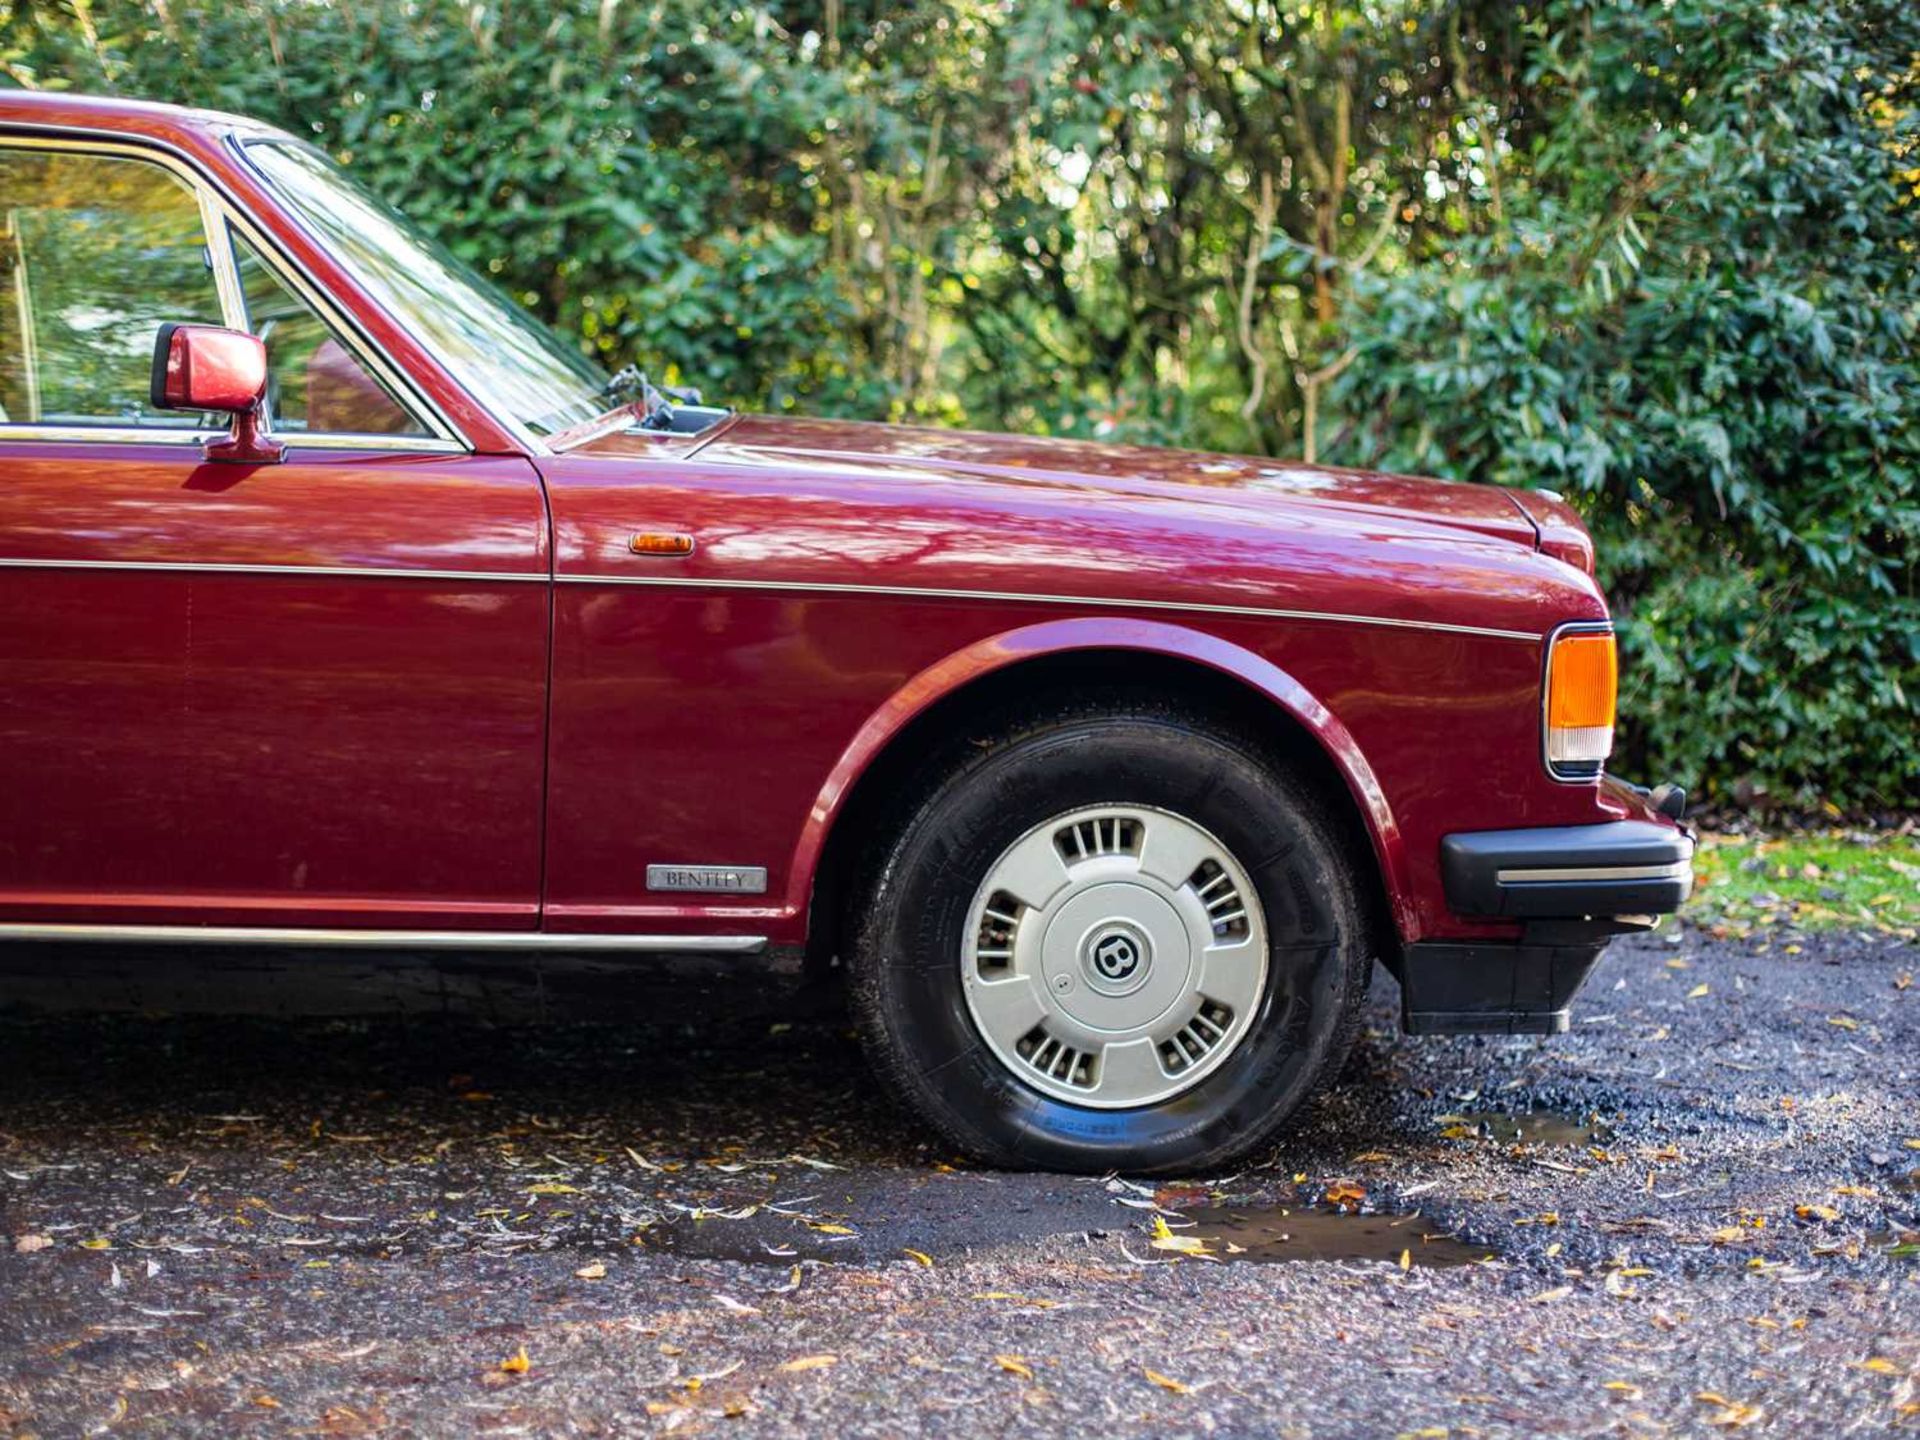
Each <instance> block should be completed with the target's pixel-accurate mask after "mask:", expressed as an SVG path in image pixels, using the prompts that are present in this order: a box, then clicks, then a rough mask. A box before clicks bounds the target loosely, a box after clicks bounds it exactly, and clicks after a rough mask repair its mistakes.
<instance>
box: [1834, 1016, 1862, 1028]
mask: <svg viewBox="0 0 1920 1440" xmlns="http://www.w3.org/2000/svg"><path fill="white" fill-rule="evenodd" d="M1827 1024H1829V1025H1838V1026H1839V1027H1840V1028H1841V1029H1842V1030H1858V1029H1859V1028H1860V1022H1859V1021H1858V1020H1855V1019H1854V1018H1853V1017H1852V1016H1851V1015H1829V1016H1827Z"/></svg>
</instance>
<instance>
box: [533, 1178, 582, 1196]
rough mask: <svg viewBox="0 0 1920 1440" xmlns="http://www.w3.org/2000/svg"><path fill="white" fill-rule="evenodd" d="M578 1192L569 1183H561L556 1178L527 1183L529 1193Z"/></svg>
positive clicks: (569, 1193)
mask: <svg viewBox="0 0 1920 1440" xmlns="http://www.w3.org/2000/svg"><path fill="white" fill-rule="evenodd" d="M579 1193H580V1192H579V1191H578V1190H576V1189H574V1188H573V1186H571V1185H562V1184H560V1183H559V1182H558V1181H557V1180H546V1181H542V1182H541V1183H540V1184H538V1185H529V1186H528V1187H527V1194H529V1195H578V1194H579Z"/></svg>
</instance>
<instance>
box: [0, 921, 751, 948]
mask: <svg viewBox="0 0 1920 1440" xmlns="http://www.w3.org/2000/svg"><path fill="white" fill-rule="evenodd" d="M6 940H28V941H41V942H48V941H54V942H60V941H74V940H79V941H109V942H113V943H116V944H127V943H130V942H131V943H136V944H145V945H316V946H327V947H334V948H340V949H349V950H627V951H650V952H658V953H666V954H709V955H712V954H719V955H757V954H759V953H760V952H761V951H762V950H765V949H766V948H767V937H766V936H764V935H609V934H595V933H585V934H579V935H566V934H556V933H553V932H550V931H545V930H342V929H339V928H337V927H329V928H318V927H316V928H314V929H311V930H304V929H298V928H295V927H291V926H251V925H42V924H12V923H5V924H0V941H6Z"/></svg>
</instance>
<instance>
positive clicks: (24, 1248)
mask: <svg viewBox="0 0 1920 1440" xmlns="http://www.w3.org/2000/svg"><path fill="white" fill-rule="evenodd" d="M51 1244H53V1237H52V1236H51V1235H22V1236H19V1237H18V1238H17V1239H15V1240H14V1242H13V1253H14V1254H16V1255H34V1254H38V1253H39V1252H40V1251H42V1250H44V1249H46V1248H47V1247H48V1246H49V1245H51Z"/></svg>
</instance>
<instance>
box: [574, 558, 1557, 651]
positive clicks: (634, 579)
mask: <svg viewBox="0 0 1920 1440" xmlns="http://www.w3.org/2000/svg"><path fill="white" fill-rule="evenodd" d="M553 579H554V583H555V584H557V585H653V586H666V587H669V588H672V587H685V588H688V589H696V590H761V591H768V590H771V591H785V592H788V593H792V594H811V595H891V596H896V597H899V598H901V599H909V600H1004V601H1011V602H1016V603H1020V604H1029V605H1081V606H1085V607H1087V608H1089V609H1117V610H1161V611H1176V612H1180V613H1183V614H1197V615H1233V616H1241V617H1244V618H1247V619H1252V620H1330V621H1335V622H1338V623H1342V624H1348V625H1377V626H1382V627H1385V628H1389V629H1396V630H1426V631H1434V632H1438V633H1440V634H1444V635H1475V636H1482V637H1485V638H1488V639H1494V640H1529V641H1536V642H1537V641H1538V640H1539V639H1540V638H1541V637H1540V635H1539V634H1538V633H1537V632H1535V631H1532V630H1497V629H1493V628H1491V627H1489V626H1484V625H1453V624H1449V623H1448V622H1446V621H1444V620H1400V619H1396V618H1394V617H1392V616H1386V615H1349V614H1343V613H1341V612H1338V611H1332V610H1282V609H1274V608H1270V607H1267V606H1260V605H1214V604H1208V603H1206V602H1204V601H1188V600H1144V599H1124V598H1120V597H1117V596H1108V595H1050V594H1044V593H1038V592H1028V591H1018V590H954V589H944V588H936V587H933V586H919V585H854V584H837V583H834V582H832V581H814V580H717V579H689V578H687V577H684V576H679V575H577V574H576V575H555V576H554V577H553Z"/></svg>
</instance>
